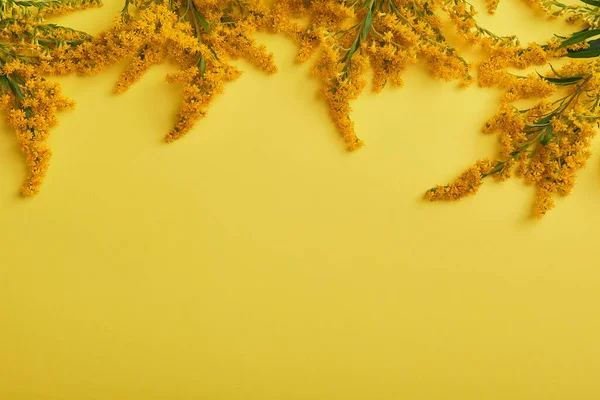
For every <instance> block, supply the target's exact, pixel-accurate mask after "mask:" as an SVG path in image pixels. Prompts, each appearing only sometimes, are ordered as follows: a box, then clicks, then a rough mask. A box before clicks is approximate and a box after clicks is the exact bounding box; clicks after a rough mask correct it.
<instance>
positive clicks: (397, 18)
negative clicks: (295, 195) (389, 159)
mask: <svg viewBox="0 0 600 400" xmlns="http://www.w3.org/2000/svg"><path fill="white" fill-rule="evenodd" d="M440 11H441V12H445V13H447V14H448V15H449V16H450V18H451V20H452V22H453V23H454V24H455V25H456V28H457V30H458V32H459V34H460V35H461V36H463V37H464V38H465V39H466V40H467V41H468V42H469V43H472V44H479V45H481V46H483V47H486V48H495V47H511V46H514V45H516V44H517V40H516V38H515V37H512V36H511V37H500V36H497V35H495V34H493V33H492V32H490V31H489V30H487V29H484V28H483V27H481V26H479V25H478V24H477V23H476V21H475V19H474V16H475V14H476V11H475V9H474V7H473V6H472V5H470V4H469V3H467V2H466V1H464V0H433V1H429V0H425V1H424V0H416V1H409V0H353V1H333V0H313V1H303V0H278V1H277V2H276V3H275V5H274V7H273V9H272V29H273V30H274V31H275V32H284V33H286V34H287V35H289V36H290V37H292V38H293V39H295V40H296V41H297V42H299V43H300V51H299V53H298V56H297V59H298V61H300V62H303V61H306V60H307V59H309V58H310V57H311V56H312V55H313V54H314V53H315V52H316V51H317V50H319V49H320V55H319V57H318V60H317V62H316V65H315V66H314V68H313V72H314V74H315V75H316V76H318V77H319V78H321V81H322V90H321V93H322V95H323V98H324V99H325V101H326V103H327V105H328V107H329V112H330V115H331V117H332V119H333V121H334V124H335V126H336V128H337V130H338V131H339V132H340V134H341V136H342V137H343V139H344V141H345V143H346V145H347V147H348V149H349V150H355V149H358V148H360V147H361V146H362V145H363V142H362V140H360V139H359V138H358V136H357V135H356V133H355V131H354V124H353V122H352V120H351V118H350V112H351V107H350V102H351V101H352V100H354V99H356V98H357V97H358V96H359V95H360V93H361V92H362V90H363V89H364V87H365V85H366V81H365V78H364V76H365V74H366V72H367V69H368V68H369V67H370V68H371V69H372V70H373V73H374V78H373V90H374V91H375V92H379V91H381V90H382V89H383V87H384V86H385V85H386V83H387V82H388V81H391V82H392V83H393V84H395V85H398V86H401V85H402V78H401V75H402V72H403V71H404V70H405V69H406V67H407V66H408V65H410V64H415V63H416V62H417V61H418V60H419V59H423V60H424V61H425V62H426V63H427V65H428V66H429V69H430V71H431V73H432V74H433V75H434V76H435V77H436V78H439V79H443V80H446V81H451V80H459V81H461V82H462V83H463V84H468V83H469V81H470V80H471V76H470V74H469V65H468V63H467V62H466V61H465V60H464V59H463V58H462V57H461V56H460V55H459V53H458V51H457V50H456V49H455V48H453V47H452V46H450V45H449V44H448V42H447V41H446V38H445V37H444V34H443V33H442V30H441V28H442V21H441V19H440V17H439V16H438V15H437V14H436V13H438V12H440ZM300 18H309V20H310V22H309V24H308V26H307V27H303V26H302V25H301V24H300V23H297V22H295V20H297V19H300Z"/></svg>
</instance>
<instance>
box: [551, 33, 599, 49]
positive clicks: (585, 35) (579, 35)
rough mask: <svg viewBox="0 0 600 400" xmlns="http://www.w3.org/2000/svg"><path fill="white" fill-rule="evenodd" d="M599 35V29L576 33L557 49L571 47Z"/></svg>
mask: <svg viewBox="0 0 600 400" xmlns="http://www.w3.org/2000/svg"><path fill="white" fill-rule="evenodd" d="M598 35H600V29H590V30H587V31H582V32H577V33H574V34H572V35H571V37H570V38H568V39H567V40H565V41H564V42H562V43H561V44H560V46H558V47H559V48H562V47H567V46H571V45H574V44H577V43H580V42H583V41H584V40H585V39H588V38H591V37H593V36H598Z"/></svg>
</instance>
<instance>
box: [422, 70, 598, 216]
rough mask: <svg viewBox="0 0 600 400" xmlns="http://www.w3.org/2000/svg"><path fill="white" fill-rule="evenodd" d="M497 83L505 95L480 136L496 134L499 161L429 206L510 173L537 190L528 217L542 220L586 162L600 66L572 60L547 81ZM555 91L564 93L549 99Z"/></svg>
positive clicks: (469, 174)
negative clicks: (519, 104) (523, 104)
mask: <svg viewBox="0 0 600 400" xmlns="http://www.w3.org/2000/svg"><path fill="white" fill-rule="evenodd" d="M505 79H506V80H505V81H503V82H501V85H503V86H504V87H505V88H506V89H507V92H506V93H505V95H504V96H503V100H502V104H501V106H500V107H499V109H498V111H497V113H496V115H495V116H494V117H492V118H491V119H490V120H489V121H488V122H487V123H486V124H485V126H484V132H487V133H494V132H499V138H500V144H501V151H500V156H499V158H498V159H497V160H496V161H494V162H492V163H489V162H486V163H485V164H483V165H482V164H481V162H478V163H477V164H476V166H475V167H473V168H471V169H469V170H468V171H466V172H464V173H463V174H462V175H461V176H460V177H459V178H458V179H457V181H456V182H454V183H452V184H450V185H448V186H441V187H437V188H435V189H432V190H430V191H429V192H427V193H426V195H425V196H426V198H428V199H430V200H457V199H460V198H462V197H465V196H468V195H471V194H473V193H474V192H475V191H476V189H477V188H478V187H479V186H480V185H481V179H482V178H484V177H486V176H494V177H496V178H498V179H501V180H502V179H508V178H510V177H511V175H512V174H513V173H514V174H515V175H516V176H517V177H522V178H524V180H525V182H527V183H528V184H531V185H534V186H535V187H536V188H537V197H536V201H535V204H534V208H533V212H534V215H535V216H537V217H538V218H541V217H542V216H544V215H545V214H546V212H547V211H548V210H550V209H551V208H552V207H553V206H554V202H553V196H554V195H555V194H557V193H558V194H561V195H567V194H569V193H570V191H571V189H572V188H573V185H574V184H575V175H576V173H577V171H578V170H579V169H581V168H583V167H584V166H585V163H586V161H587V159H588V158H589V157H590V150H589V148H590V143H591V139H592V138H593V137H594V136H595V133H596V131H595V127H596V126H597V125H598V121H600V110H599V104H600V61H598V60H595V61H587V60H583V61H582V60H574V61H571V62H569V63H568V64H566V65H564V66H563V67H562V68H560V69H558V70H554V69H552V72H551V73H550V74H549V76H546V77H542V76H539V75H536V74H532V75H529V76H527V77H516V76H513V77H512V78H511V79H509V78H505ZM557 86H560V87H562V88H565V89H566V94H565V95H564V96H562V97H560V98H559V99H556V100H554V99H553V98H551V96H552V95H553V94H555V92H556V89H557ZM533 97H537V98H539V99H540V101H539V102H538V103H537V104H536V105H535V106H534V107H531V108H528V109H517V108H516V107H514V106H513V105H512V102H514V101H515V100H518V99H523V98H533Z"/></svg>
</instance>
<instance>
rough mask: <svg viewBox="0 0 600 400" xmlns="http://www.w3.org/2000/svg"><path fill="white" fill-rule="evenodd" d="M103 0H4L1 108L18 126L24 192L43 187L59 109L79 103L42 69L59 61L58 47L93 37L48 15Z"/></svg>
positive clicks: (0, 27)
mask: <svg viewBox="0 0 600 400" xmlns="http://www.w3.org/2000/svg"><path fill="white" fill-rule="evenodd" d="M99 4H100V3H99V1H97V0H72V1H71V0H62V1H57V0H37V1H18V0H3V1H2V2H1V3H0V83H1V88H0V94H1V97H0V109H2V110H3V111H4V112H5V114H6V116H7V118H6V119H7V123H8V125H9V126H10V127H12V128H13V129H14V130H15V134H16V137H17V140H18V142H19V147H20V149H21V151H22V153H23V154H24V155H25V159H26V161H27V171H28V174H27V179H26V181H25V183H24V184H23V187H22V189H21V192H22V193H23V195H25V196H30V195H34V194H36V193H38V191H39V189H40V186H41V184H42V181H43V179H44V176H45V175H46V172H47V170H48V165H49V161H50V156H51V151H50V149H49V148H48V146H47V145H46V140H47V139H48V135H49V133H50V128H52V127H53V126H55V125H56V124H57V122H58V121H57V118H56V115H57V113H58V112H59V111H62V110H64V109H66V108H69V107H73V105H74V103H73V102H72V101H71V100H69V99H67V98H66V97H64V96H63V95H62V93H61V89H60V86H59V85H58V84H56V83H53V82H49V81H48V80H46V79H45V78H44V77H43V76H42V75H41V74H42V73H43V72H44V69H45V68H43V66H53V67H56V68H58V66H57V65H56V64H55V59H54V58H53V57H52V53H53V52H55V51H59V50H60V51H65V49H68V48H75V47H77V46H78V45H80V44H82V43H84V42H86V41H88V40H89V39H90V37H89V36H88V35H87V34H85V33H83V32H80V31H76V30H73V29H69V28H66V27H62V26H59V25H56V24H48V23H46V22H45V20H44V16H46V15H49V14H55V13H65V12H70V11H74V10H78V9H83V8H87V7H91V6H97V5H99Z"/></svg>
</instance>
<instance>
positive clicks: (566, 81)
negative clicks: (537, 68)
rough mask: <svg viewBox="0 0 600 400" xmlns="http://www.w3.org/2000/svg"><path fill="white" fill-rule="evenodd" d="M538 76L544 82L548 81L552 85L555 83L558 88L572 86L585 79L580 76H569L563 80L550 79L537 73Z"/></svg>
mask: <svg viewBox="0 0 600 400" xmlns="http://www.w3.org/2000/svg"><path fill="white" fill-rule="evenodd" d="M537 74H538V75H539V77H540V78H542V79H543V80H545V81H548V82H550V83H554V84H555V85H556V86H568V85H572V84H574V83H577V82H579V81H580V80H582V79H583V76H579V75H578V76H568V77H563V78H550V77H547V76H543V75H541V74H540V73H539V72H537Z"/></svg>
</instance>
